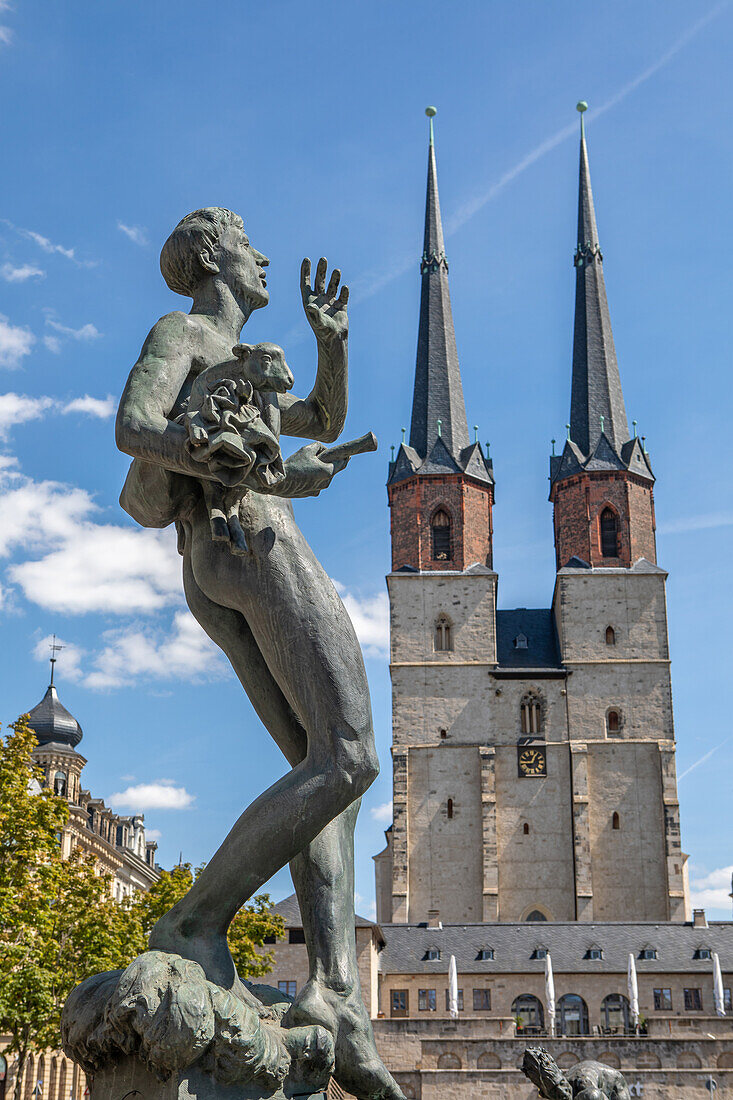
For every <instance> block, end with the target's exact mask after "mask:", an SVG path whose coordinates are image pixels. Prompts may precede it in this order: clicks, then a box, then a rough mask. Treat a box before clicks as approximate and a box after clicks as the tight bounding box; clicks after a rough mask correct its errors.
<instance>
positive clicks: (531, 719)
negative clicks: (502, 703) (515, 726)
mask: <svg viewBox="0 0 733 1100" xmlns="http://www.w3.org/2000/svg"><path fill="white" fill-rule="evenodd" d="M519 718H520V722H521V725H522V733H542V726H543V722H542V700H541V698H540V697H539V695H535V694H534V692H531V691H530V692H527V694H526V695H525V696H524V698H523V699H522V703H521V706H520V708H519Z"/></svg>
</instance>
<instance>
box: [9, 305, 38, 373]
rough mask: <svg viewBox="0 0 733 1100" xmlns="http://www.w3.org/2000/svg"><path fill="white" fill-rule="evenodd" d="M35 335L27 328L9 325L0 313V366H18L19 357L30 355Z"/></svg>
mask: <svg viewBox="0 0 733 1100" xmlns="http://www.w3.org/2000/svg"><path fill="white" fill-rule="evenodd" d="M35 340H36V338H35V336H34V335H33V333H32V332H31V331H30V330H29V329H27V328H20V327H19V326H18V325H11V324H10V322H9V321H8V319H7V317H4V316H3V315H2V313H0V367H18V366H20V361H21V359H23V358H25V356H26V355H30V351H31V348H32V347H33V344H34V343H35Z"/></svg>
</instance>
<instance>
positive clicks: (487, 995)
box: [473, 989, 491, 1012]
mask: <svg viewBox="0 0 733 1100" xmlns="http://www.w3.org/2000/svg"><path fill="white" fill-rule="evenodd" d="M473 1011H474V1012H491V990H490V989H474V991H473Z"/></svg>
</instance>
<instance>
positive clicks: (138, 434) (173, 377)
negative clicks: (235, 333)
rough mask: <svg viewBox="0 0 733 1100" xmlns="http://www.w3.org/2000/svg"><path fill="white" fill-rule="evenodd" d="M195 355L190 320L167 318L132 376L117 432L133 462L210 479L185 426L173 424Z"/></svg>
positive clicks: (174, 315) (180, 316)
mask: <svg viewBox="0 0 733 1100" xmlns="http://www.w3.org/2000/svg"><path fill="white" fill-rule="evenodd" d="M196 354H197V334H196V331H195V327H194V326H193V324H192V323H191V321H190V319H189V318H188V317H187V315H186V314H184V313H170V314H168V316H166V317H162V318H161V320H160V321H158V323H157V324H156V325H155V326H154V327H153V329H152V331H151V332H150V335H149V336H148V338H147V340H146V341H145V344H144V345H143V349H142V351H141V352H140V358H139V359H138V361H137V363H136V364H135V366H134V367H133V368H132V371H131V372H130V377H129V378H128V380H127V385H126V386H125V390H124V393H123V394H122V400H121V401H120V406H119V409H118V411H117V423H116V427H115V432H116V438H117V446H118V447H119V449H120V450H121V451H124V452H125V453H126V454H129V455H132V456H133V458H141V459H144V460H145V461H147V462H153V463H155V464H157V465H159V466H163V467H164V468H165V469H166V470H172V471H174V472H176V473H181V474H193V475H195V476H196V477H199V478H200V477H207V476H210V475H208V474H207V470H206V467H205V466H204V465H203V464H202V463H200V462H196V461H195V460H194V459H193V458H192V457H191V455H190V454H189V452H188V450H187V449H186V446H185V443H186V439H187V434H186V431H185V429H184V428H183V426H182V425H180V424H175V423H174V422H173V421H171V420H169V419H168V416H169V414H170V412H171V410H172V408H173V406H174V405H175V403H176V400H177V398H178V395H179V393H180V392H181V388H182V386H183V384H184V382H185V381H186V378H187V377H188V374H189V371H190V369H191V363H192V361H193V359H194V358H195V357H196Z"/></svg>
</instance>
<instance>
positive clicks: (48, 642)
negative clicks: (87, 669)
mask: <svg viewBox="0 0 733 1100" xmlns="http://www.w3.org/2000/svg"><path fill="white" fill-rule="evenodd" d="M54 644H55V645H57V646H61V649H60V650H57V651H56V652H55V653H54V656H55V658H56V660H57V662H58V666H57V667H58V671H59V673H60V674H62V675H63V678H64V680H80V679H81V676H82V670H81V659H82V657H83V655H84V650H83V649H81V648H80V647H79V646H78V645H74V643H73V642H65V641H64V639H63V638H58V637H57V638H56V639H55V640H54V635H53V634H47V635H46V637H45V638H41V639H40V640H39V641H38V642H36V644H35V645H34V647H33V656H34V657H35V659H36V660H37V661H48V660H49V658H50V657H51V646H52V645H54Z"/></svg>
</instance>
